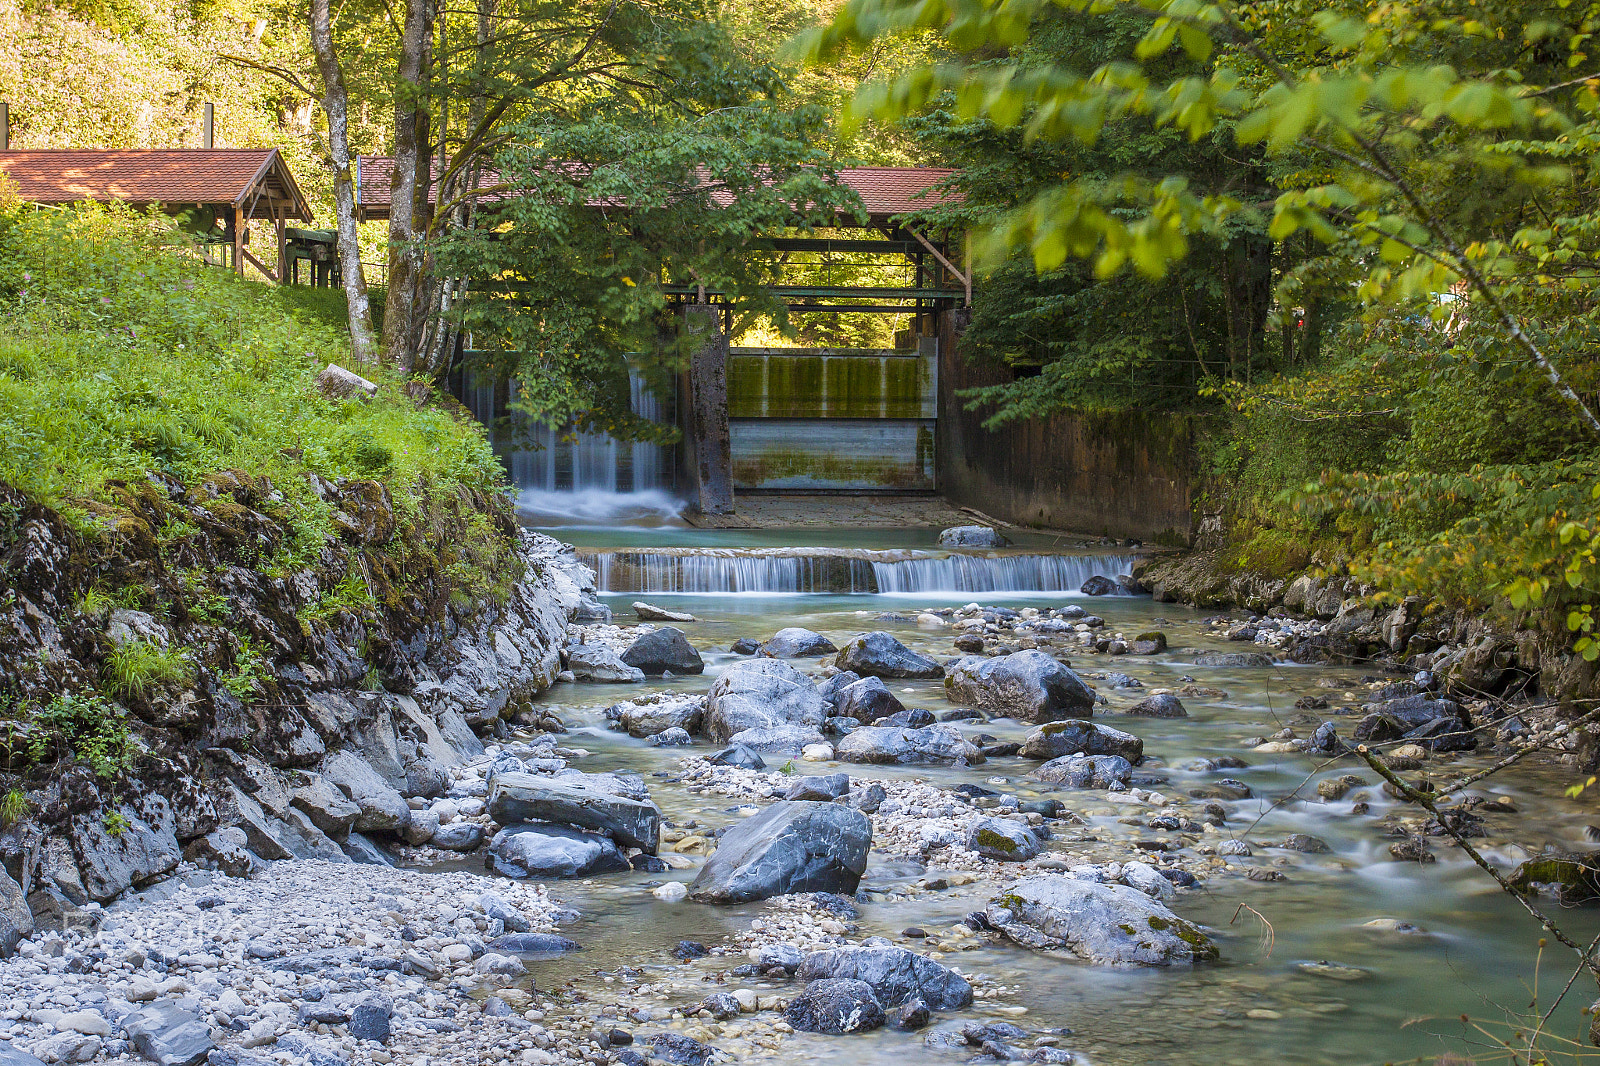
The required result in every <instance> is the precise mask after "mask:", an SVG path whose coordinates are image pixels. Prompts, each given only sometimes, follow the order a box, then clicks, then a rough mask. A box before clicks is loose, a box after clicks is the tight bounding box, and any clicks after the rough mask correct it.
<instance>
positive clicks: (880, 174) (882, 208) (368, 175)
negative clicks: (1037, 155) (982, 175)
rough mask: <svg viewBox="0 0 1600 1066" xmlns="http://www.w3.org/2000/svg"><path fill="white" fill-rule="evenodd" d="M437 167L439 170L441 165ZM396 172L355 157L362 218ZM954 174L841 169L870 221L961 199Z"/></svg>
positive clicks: (381, 208) (385, 162)
mask: <svg viewBox="0 0 1600 1066" xmlns="http://www.w3.org/2000/svg"><path fill="white" fill-rule="evenodd" d="M434 169H435V172H436V173H437V169H438V168H437V167H435V168H434ZM393 173H394V159H393V157H391V156H383V155H364V156H361V157H359V158H358V159H357V160H356V209H357V210H358V211H359V212H360V215H361V217H362V218H365V219H373V218H380V219H381V218H388V217H389V194H390V184H389V183H390V177H391V175H392V174H393ZM954 173H955V171H954V170H951V169H949V168H947V167H847V168H845V169H843V170H840V171H839V179H840V180H841V181H842V182H843V183H844V184H845V185H847V186H849V187H850V188H852V189H854V190H855V191H856V194H857V195H858V196H860V197H861V201H862V203H863V204H864V205H865V206H866V209H867V214H868V215H869V216H871V221H872V222H873V223H874V224H882V223H884V222H887V221H888V220H889V219H890V218H892V217H893V216H895V215H904V214H909V213H911V212H913V211H921V210H923V209H925V208H929V207H933V206H935V205H936V204H940V203H946V202H951V201H956V200H959V199H960V198H961V196H960V193H956V192H952V191H950V190H939V189H935V188H934V186H935V185H937V184H939V183H940V182H942V181H944V180H946V179H947V178H949V177H950V176H951V175H952V174H954ZM481 181H482V183H483V184H484V185H495V184H498V183H499V182H500V176H499V174H497V173H495V172H493V171H485V172H484V174H483V177H482V178H481ZM497 198H498V197H485V199H497ZM716 198H717V199H719V200H720V199H721V197H716Z"/></svg>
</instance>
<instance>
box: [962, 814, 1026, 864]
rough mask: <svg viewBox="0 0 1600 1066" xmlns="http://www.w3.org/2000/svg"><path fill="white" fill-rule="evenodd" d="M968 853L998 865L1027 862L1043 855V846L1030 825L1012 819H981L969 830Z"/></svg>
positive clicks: (968, 828) (969, 827)
mask: <svg viewBox="0 0 1600 1066" xmlns="http://www.w3.org/2000/svg"><path fill="white" fill-rule="evenodd" d="M967 850H968V851H975V852H977V853H978V854H979V855H981V856H983V857H984V858H986V859H994V860H996V861H997V862H1027V861H1028V860H1029V859H1032V858H1035V857H1036V856H1037V855H1038V854H1039V852H1040V850H1041V847H1040V843H1039V838H1038V837H1037V836H1035V835H1034V833H1033V830H1031V829H1030V828H1028V826H1027V824H1026V823H1023V822H1014V821H1012V820H1011V819H1009V818H980V819H978V820H977V821H975V822H973V823H972V824H971V825H970V826H968V827H967Z"/></svg>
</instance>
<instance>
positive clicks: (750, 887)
mask: <svg viewBox="0 0 1600 1066" xmlns="http://www.w3.org/2000/svg"><path fill="white" fill-rule="evenodd" d="M871 847H872V820H871V819H869V818H868V817H867V816H866V815H864V814H862V813H861V812H860V811H857V810H852V809H851V808H849V807H845V806H842V805H840V804H837V803H819V802H812V801H787V800H784V801H779V802H778V803H774V804H773V805H772V806H770V807H768V808H767V809H766V810H764V811H762V812H761V813H760V814H758V815H755V816H754V817H751V818H747V819H745V820H744V821H743V822H740V823H739V824H738V825H736V826H734V827H733V828H732V829H730V830H728V832H727V833H726V834H725V835H724V836H723V837H722V840H721V843H719V844H718V846H717V850H716V851H715V852H713V853H712V855H711V858H710V859H708V860H707V861H706V864H705V866H703V867H702V868H701V870H700V875H699V876H698V877H696V878H695V880H694V883H693V884H692V885H690V886H689V895H690V896H691V897H692V898H694V899H698V900H702V901H705V902H709V903H750V902H752V901H754V900H758V899H768V898H770V897H772V896H782V895H786V894H788V893H791V892H839V893H844V894H852V893H854V892H855V890H856V886H858V885H859V884H860V883H861V874H862V873H863V872H864V871H865V870H866V868H867V852H868V850H869V849H870V848H871Z"/></svg>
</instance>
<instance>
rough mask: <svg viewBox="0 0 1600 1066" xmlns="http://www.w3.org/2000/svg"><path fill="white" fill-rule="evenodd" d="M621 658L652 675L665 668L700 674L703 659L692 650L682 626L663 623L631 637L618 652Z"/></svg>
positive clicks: (702, 670)
mask: <svg viewBox="0 0 1600 1066" xmlns="http://www.w3.org/2000/svg"><path fill="white" fill-rule="evenodd" d="M622 661H623V662H625V663H627V664H628V665H629V666H636V667H638V668H639V669H640V670H643V671H644V672H645V673H646V674H649V675H652V676H653V675H658V674H664V673H667V672H669V671H670V672H672V673H674V674H701V673H704V672H705V669H706V664H705V660H704V659H701V658H700V653H699V652H697V651H695V650H694V645H692V644H690V643H689V638H688V637H685V636H684V635H683V630H681V629H674V628H673V627H672V626H663V627H662V628H660V629H658V630H656V631H655V632H654V633H646V634H644V635H643V636H641V637H640V638H639V639H638V640H635V641H634V642H633V643H632V644H631V645H629V646H628V650H627V651H625V652H623V653H622Z"/></svg>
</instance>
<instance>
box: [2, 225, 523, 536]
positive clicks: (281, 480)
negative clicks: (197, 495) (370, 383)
mask: <svg viewBox="0 0 1600 1066" xmlns="http://www.w3.org/2000/svg"><path fill="white" fill-rule="evenodd" d="M167 233H168V231H167V230H166V227H165V225H164V223H162V222H160V221H152V220H149V219H143V218H140V217H137V216H133V215H130V214H128V213H125V212H108V211H100V210H92V211H84V212H54V211H35V210H33V209H30V208H18V207H12V208H11V209H8V210H6V209H0V439H3V440H4V441H5V442H6V446H5V447H4V449H0V480H3V481H6V482H9V483H11V484H12V485H14V486H16V487H17V488H19V489H21V490H22V491H23V492H25V493H26V494H28V495H29V496H31V497H33V498H34V499H36V500H38V501H39V502H41V503H44V504H46V505H48V506H51V507H53V508H56V509H58V510H63V511H64V512H65V513H67V514H69V515H71V514H73V513H74V512H75V511H77V512H78V513H83V511H84V509H83V508H82V506H81V505H82V504H83V503H85V502H86V501H91V500H106V499H109V498H110V497H109V496H108V495H107V488H108V486H109V485H111V484H113V483H114V482H117V481H131V480H134V479H140V478H142V477H143V476H144V474H145V472H146V471H147V470H153V471H161V472H165V473H168V474H171V475H173V476H175V477H177V478H178V479H180V480H181V481H183V482H184V483H185V484H193V483H194V482H195V481H197V480H198V479H199V478H201V477H203V476H205V475H206V474H209V473H211V472H214V471H217V470H224V469H242V470H245V471H247V472H249V473H250V474H253V475H266V476H267V477H269V478H271V479H272V481H273V483H274V485H275V486H277V488H278V490H279V491H280V492H282V493H283V495H284V496H285V502H284V504H283V506H284V508H285V509H286V512H287V517H288V518H290V520H291V524H292V525H293V527H294V528H295V531H296V534H297V536H296V537H295V538H294V540H295V541H296V543H294V544H291V545H289V546H288V547H287V549H286V550H288V551H290V552H305V551H314V550H316V548H317V547H319V546H320V544H321V542H322V539H323V536H324V535H326V534H327V533H329V532H331V529H330V527H329V526H328V524H327V523H328V516H327V515H326V513H325V509H324V508H323V507H322V506H321V504H320V501H319V500H318V498H317V496H316V494H315V493H314V492H313V491H312V490H311V486H310V483H309V481H308V479H307V477H306V475H308V474H318V475H321V476H323V477H327V478H339V477H352V478H372V479H375V480H378V481H381V482H383V483H384V484H385V485H386V486H387V487H388V488H389V489H390V491H391V492H392V493H393V495H394V497H395V500H396V505H397V507H398V508H399V509H400V510H402V511H403V510H404V509H405V508H406V506H407V501H408V500H411V499H415V498H416V497H417V495H418V492H419V491H420V489H421V488H422V487H423V486H425V485H428V484H433V485H458V484H459V485H465V486H467V487H469V488H473V489H477V490H493V489H496V488H497V487H498V486H499V485H500V484H501V471H500V467H499V465H498V464H497V463H496V461H495V459H494V457H493V455H492V453H491V451H490V449H489V447H488V445H487V443H486V442H485V440H484V438H483V436H482V434H481V433H480V432H479V430H478V428H477V427H476V426H475V425H474V424H471V423H469V422H465V421H462V420H458V419H457V418H456V417H454V416H453V415H452V414H450V413H449V412H447V411H446V410H444V409H440V408H437V407H427V408H423V409H420V410H419V409H418V408H417V406H416V405H415V404H414V403H413V402H412V401H411V400H410V399H409V398H408V397H407V396H406V395H405V392H404V390H403V385H404V382H403V381H402V380H401V379H399V378H398V377H397V376H395V375H393V374H390V373H389V372H387V371H385V370H383V369H381V368H356V369H358V370H361V371H362V372H363V373H365V374H367V375H368V376H370V377H372V378H374V379H375V380H377V381H378V382H379V383H380V385H382V386H384V387H383V388H382V389H381V391H380V394H379V396H378V398H377V399H375V400H373V401H371V402H370V403H369V402H363V401H359V400H342V401H341V400H329V399H327V398H325V397H323V396H322V395H321V394H320V393H319V392H318V391H317V389H316V387H315V378H316V375H317V374H318V372H320V371H321V370H322V368H323V367H325V366H326V365H327V364H328V363H330V362H335V363H340V364H341V365H349V363H350V353H349V345H348V341H347V339H346V336H345V332H344V329H343V326H342V322H341V321H340V319H341V315H342V304H341V303H340V300H339V295H338V294H337V293H331V292H327V291H315V290H306V289H278V288H273V287H271V286H267V285H262V284H258V283H253V282H246V281H240V280H239V279H237V278H235V277H234V276H233V275H231V274H228V273H226V272H224V271H220V270H216V269H214V268H209V267H205V266H203V265H200V264H198V263H196V262H194V261H193V260H192V259H188V258H186V257H184V256H183V255H182V254H180V253H179V252H178V251H176V250H175V249H173V248H170V247H165V246H163V241H164V240H165V238H166V236H167ZM85 520H86V521H87V517H86V516H85ZM282 562H283V563H284V564H285V565H286V564H288V563H289V562H290V560H287V559H286V560H283V561H282Z"/></svg>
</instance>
